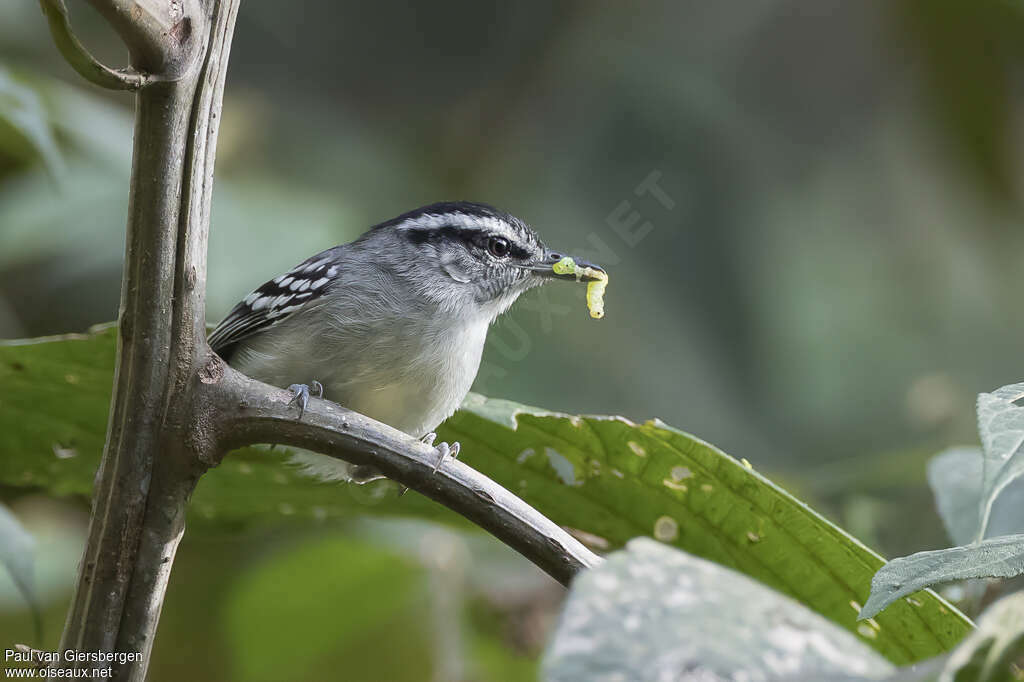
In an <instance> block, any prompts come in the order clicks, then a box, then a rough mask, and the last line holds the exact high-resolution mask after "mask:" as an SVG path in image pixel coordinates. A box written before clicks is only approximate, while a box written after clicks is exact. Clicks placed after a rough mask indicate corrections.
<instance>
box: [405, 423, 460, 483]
mask: <svg viewBox="0 0 1024 682" xmlns="http://www.w3.org/2000/svg"><path fill="white" fill-rule="evenodd" d="M435 440H437V434H436V433H434V432H433V431H431V432H430V433H428V434H427V435H425V436H423V437H422V438H420V442H421V443H426V444H427V445H433V444H434V441H435ZM461 448H462V446H461V445H459V444H458V442H455V443H452V444H451V445H448V443H441V444H440V445H438V446H437V447H436V448H434V450H436V451H437V464H435V465H434V473H435V474H436V473H437V470H438V469H440V468H441V465H442V464H444V460H445V458H446V457H449V456H450V457H451V458H452V459H456V458H458V456H459V450H460V449H461ZM407 492H409V489H408V488H407V487H405V486H404V485H403V486H401V488H400V489H399V491H398V496H399V497H401V496H402V495H405V494H406V493H407Z"/></svg>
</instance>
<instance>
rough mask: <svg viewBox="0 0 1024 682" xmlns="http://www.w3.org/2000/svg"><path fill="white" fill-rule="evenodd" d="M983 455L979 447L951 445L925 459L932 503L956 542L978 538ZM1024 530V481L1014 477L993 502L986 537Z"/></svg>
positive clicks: (968, 541) (963, 542)
mask: <svg viewBox="0 0 1024 682" xmlns="http://www.w3.org/2000/svg"><path fill="white" fill-rule="evenodd" d="M982 458H983V455H982V452H981V448H978V447H956V448H950V449H948V450H945V451H943V452H940V453H939V454H937V455H935V456H934V457H933V458H932V459H931V460H929V461H928V483H929V484H930V485H931V488H932V492H933V493H934V495H935V506H936V507H937V508H938V510H939V515H940V516H941V517H942V522H943V523H944V524H945V526H946V530H947V532H948V533H949V537H950V539H951V540H952V541H953V543H954V544H956V545H966V544H969V543H971V542H973V541H974V540H975V539H976V538H977V537H978V532H979V530H980V525H981V522H980V519H979V510H980V507H981V496H982V467H983V463H982V461H983V459H982ZM1020 532H1024V481H1022V480H1021V479H1017V480H1015V481H1014V482H1012V483H1010V484H1009V485H1008V486H1007V487H1006V488H1004V489H1003V490H1002V492H1000V493H999V495H998V496H997V497H996V499H995V500H994V501H993V503H992V513H991V514H990V516H989V521H988V528H986V529H985V533H984V535H985V537H987V538H994V537H998V536H1000V535H1012V534H1014V533H1020Z"/></svg>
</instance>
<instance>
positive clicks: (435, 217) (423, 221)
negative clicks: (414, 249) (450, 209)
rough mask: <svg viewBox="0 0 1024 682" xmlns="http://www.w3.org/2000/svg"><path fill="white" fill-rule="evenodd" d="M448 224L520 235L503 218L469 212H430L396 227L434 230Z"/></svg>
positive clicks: (511, 236)
mask: <svg viewBox="0 0 1024 682" xmlns="http://www.w3.org/2000/svg"><path fill="white" fill-rule="evenodd" d="M446 226H452V227H462V228H467V229H474V230H487V231H488V232H494V233H496V234H500V235H502V236H504V237H508V238H510V239H512V240H515V239H517V238H518V236H519V235H518V234H517V233H516V231H515V230H514V229H513V228H512V226H511V225H509V224H508V223H507V222H506V221H504V220H502V219H501V218H495V217H494V216H478V215H470V214H468V213H438V214H433V213H428V214H426V215H421V216H417V217H415V218H408V219H406V220H403V221H402V222H400V223H399V224H398V225H396V226H395V228H396V229H398V230H434V229H437V228H439V227H446Z"/></svg>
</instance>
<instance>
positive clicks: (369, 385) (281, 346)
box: [209, 202, 603, 482]
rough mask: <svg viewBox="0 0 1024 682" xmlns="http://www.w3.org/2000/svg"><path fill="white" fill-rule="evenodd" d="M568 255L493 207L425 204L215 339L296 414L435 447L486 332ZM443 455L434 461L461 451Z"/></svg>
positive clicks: (257, 300) (247, 305)
mask: <svg viewBox="0 0 1024 682" xmlns="http://www.w3.org/2000/svg"><path fill="white" fill-rule="evenodd" d="M562 258H563V254H561V253H558V252H554V251H551V250H549V249H547V248H546V247H545V246H544V244H543V243H542V242H541V240H540V238H539V237H538V236H537V233H536V232H534V231H533V229H532V228H531V227H530V226H529V225H527V224H526V223H525V222H523V221H522V220H519V219H518V218H516V217H514V216H511V215H509V214H507V213H504V212H502V211H499V210H497V209H495V208H492V207H491V206H487V205H484V204H477V203H470V202H448V203H438V204H431V205H430V206H424V207H422V208H418V209H416V210H414V211H410V212H409V213H405V214H402V215H400V216H398V217H397V218H394V219H392V220H389V221H387V222H384V223H381V224H379V225H376V226H375V227H372V228H371V229H370V230H369V231H367V232H366V233H365V234H363V235H362V236H361V237H359V238H358V239H357V240H355V241H354V242H351V243H349V244H342V245H341V246H335V247H334V248H331V249H328V250H326V251H323V252H321V253H318V254H317V255H315V256H313V257H311V258H308V259H306V260H305V261H303V262H302V263H300V264H299V265H297V266H295V267H294V268H292V269H291V270H289V271H288V272H286V273H284V274H283V275H281V276H280V277H276V278H274V279H273V280H271V281H269V282H267V283H265V284H263V285H262V286H260V287H259V288H257V289H256V290H255V291H253V292H252V293H250V294H249V295H248V296H246V297H245V299H244V300H243V301H242V302H240V303H239V304H238V305H236V306H235V307H234V308H233V309H232V310H231V312H230V313H228V315H227V317H225V318H224V320H223V321H222V322H221V323H220V324H219V325H218V326H217V328H216V329H215V330H214V331H213V332H212V333H211V334H210V337H209V342H210V346H211V347H212V348H213V350H214V351H216V352H217V353H218V354H220V356H221V357H222V358H224V359H225V360H226V361H227V362H228V363H229V364H231V366H232V367H235V368H236V369H238V370H240V371H242V372H244V373H245V374H248V375H249V376H251V377H253V378H255V379H259V380H260V381H264V382H266V383H269V384H272V385H275V386H280V387H282V388H283V387H288V388H289V390H291V391H293V392H294V393H295V399H294V402H296V403H297V404H298V409H299V411H300V414H301V412H302V411H303V410H305V407H306V404H307V401H308V399H309V396H310V393H311V392H313V393H315V394H316V395H318V396H323V397H326V398H328V399H330V400H332V401H334V402H336V403H339V404H341V405H344V406H345V407H347V408H349V409H351V410H354V411H356V412H360V413H362V414H365V415H366V416H368V417H371V418H373V419H376V420H378V421H381V422H384V423H385V424H388V425H390V426H392V427H394V428H396V429H398V430H400V431H404V432H405V433H408V434H409V435H411V436H415V437H417V438H422V439H423V440H424V441H426V442H428V443H431V444H433V440H434V434H433V430H434V429H435V428H436V427H437V426H438V425H439V424H440V423H441V422H442V421H444V420H445V419H447V418H448V417H449V416H450V415H451V414H452V413H453V412H454V411H455V410H456V409H457V408H458V406H459V404H460V403H461V402H462V399H463V398H464V397H465V396H466V393H467V392H468V391H469V388H470V386H471V385H472V383H473V379H474V378H475V377H476V373H477V368H478V367H479V365H480V355H481V353H482V352H483V348H484V341H485V340H486V338H487V328H488V327H489V326H490V324H491V323H492V322H494V320H495V319H496V318H497V317H498V316H499V315H501V314H502V313H503V312H505V311H506V310H508V308H509V306H511V305H512V303H514V302H515V300H516V299H517V298H519V296H520V295H521V294H522V293H523V292H525V291H527V290H529V289H531V288H533V287H535V286H538V285H541V284H544V283H545V282H548V281H551V280H553V279H567V280H571V281H575V280H577V279H578V278H577V277H575V276H574V275H571V274H569V275H559V274H556V273H555V272H554V270H553V269H552V266H553V265H554V264H555V263H557V262H559V261H560V260H561V259H562ZM576 262H577V263H579V264H581V265H585V266H588V267H592V268H594V269H595V270H597V271H599V272H601V273H603V270H601V269H600V268H598V267H597V266H593V265H590V264H587V263H584V262H582V261H579V259H576ZM587 279H588V278H584V279H583V281H587ZM437 450H438V464H440V463H441V462H442V461H443V459H444V458H445V457H446V456H449V455H451V456H455V455H458V450H459V445H458V443H454V444H452V445H451V446H449V445H448V444H445V443H442V444H440V445H438V446H437ZM295 459H296V461H297V462H298V463H300V464H302V465H303V466H304V467H305V469H306V471H307V472H308V473H310V474H312V475H314V476H317V477H319V478H322V479H325V480H357V481H359V482H363V481H366V480H372V479H374V478H378V477H379V475H378V474H377V473H376V472H375V471H367V470H366V469H367V468H366V467H353V466H351V465H347V464H346V463H345V462H341V461H339V460H337V459H334V458H331V457H327V456H324V455H316V454H313V453H300V454H298V455H296V458H295Z"/></svg>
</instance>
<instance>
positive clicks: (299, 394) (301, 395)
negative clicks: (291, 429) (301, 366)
mask: <svg viewBox="0 0 1024 682" xmlns="http://www.w3.org/2000/svg"><path fill="white" fill-rule="evenodd" d="M311 383H312V384H313V386H312V390H313V391H315V394H316V397H317V398H323V397H324V385H323V384H321V383H320V382H319V381H317V380H316V379H314V380H313V381H312V382H311ZM288 390H289V391H291V392H292V393H294V394H295V395H294V396H292V399H291V400H289V401H288V404H289V405H292V404H294V403H298V404H299V419H302V415H303V414H305V413H306V405H308V404H309V394H310V387H309V386H308V385H306V384H292V385H291V386H289V387H288Z"/></svg>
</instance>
